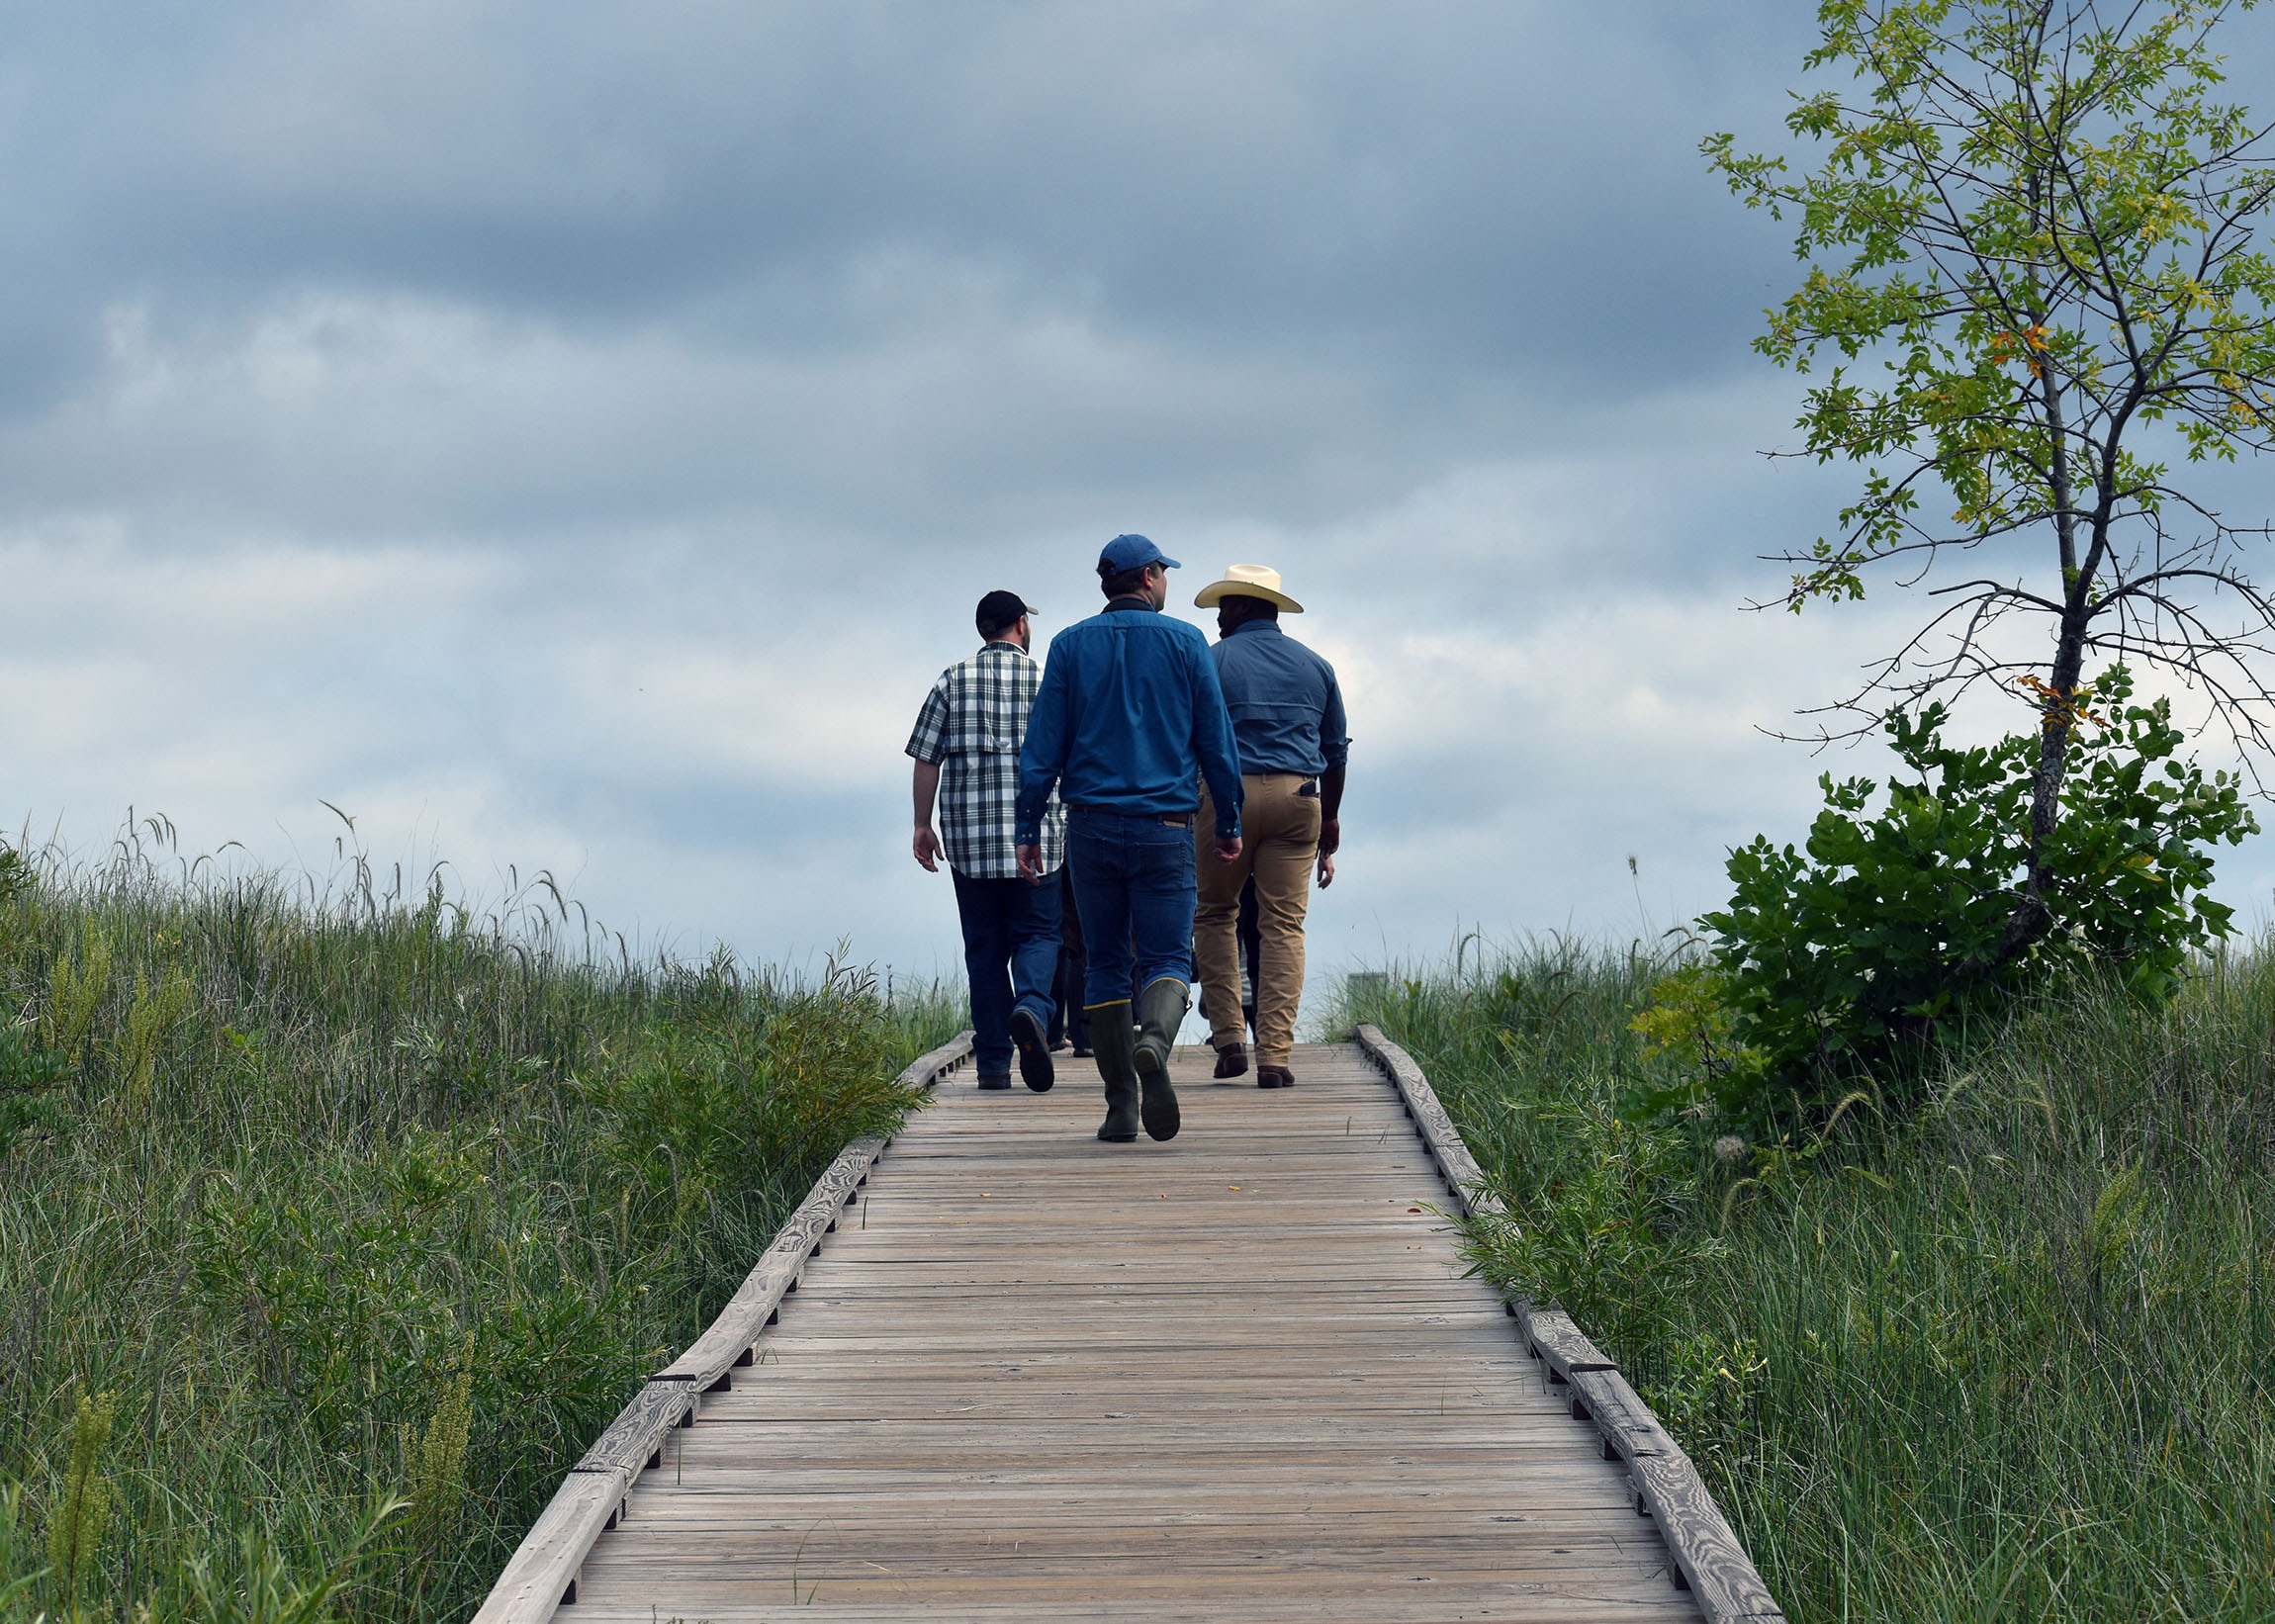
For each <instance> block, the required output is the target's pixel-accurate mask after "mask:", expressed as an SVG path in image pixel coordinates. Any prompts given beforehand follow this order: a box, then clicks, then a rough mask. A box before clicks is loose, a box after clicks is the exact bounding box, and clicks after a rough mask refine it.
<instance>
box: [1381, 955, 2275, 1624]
mask: <svg viewBox="0 0 2275 1624" xmlns="http://www.w3.org/2000/svg"><path fill="white" fill-rule="evenodd" d="M1684 951H1685V950H1684V949H1677V953H1676V957H1677V963H1676V964H1675V965H1671V964H1670V961H1669V958H1668V957H1667V956H1655V955H1653V954H1652V953H1649V952H1646V951H1645V950H1643V949H1642V947H1640V946H1639V947H1636V948H1635V949H1634V950H1632V951H1630V952H1627V953H1617V952H1604V951H1599V950H1594V949H1589V948H1582V947H1572V946H1570V945H1567V944H1560V943H1554V942H1549V943H1542V944H1534V945H1531V946H1526V947H1516V948H1513V949H1510V950H1507V951H1504V952H1501V953H1500V954H1498V955H1488V961H1487V962H1485V963H1483V964H1482V965H1481V964H1479V963H1478V962H1477V961H1476V959H1475V957H1474V955H1472V954H1469V953H1467V952H1465V953H1463V954H1461V955H1459V956H1457V959H1456V961H1455V962H1454V963H1453V964H1451V965H1440V966H1437V967H1434V968H1426V969H1421V970H1410V971H1405V972H1394V973H1393V974H1392V976H1390V977H1389V978H1388V979H1387V980H1386V982H1385V983H1384V984H1383V985H1382V986H1380V987H1378V988H1369V987H1366V986H1364V985H1360V986H1356V987H1354V989H1353V990H1352V992H1351V993H1350V994H1349V995H1348V997H1347V1001H1346V1006H1345V1007H1344V1008H1343V1009H1342V1010H1341V1011H1339V1012H1338V1016H1339V1018H1340V1019H1342V1020H1345V1021H1353V1020H1368V1021H1374V1022H1376V1023H1378V1024H1380V1025H1381V1026H1382V1027H1383V1029H1384V1030H1385V1031H1386V1032H1387V1033H1389V1034H1390V1035H1391V1036H1392V1037H1393V1038H1396V1039H1397V1040H1398V1041H1399V1042H1401V1043H1403V1044H1404V1045H1406V1046H1407V1047H1408V1048H1409V1049H1410V1051H1411V1052H1412V1053H1413V1054H1414V1056H1415V1058H1416V1059H1417V1060H1419V1061H1420V1062H1421V1064H1422V1065H1423V1067H1424V1068H1425V1069H1426V1070H1427V1071H1428V1072H1429V1074H1430V1077H1431V1080H1432V1082H1433V1083H1434V1084H1435V1085H1436V1086H1437V1088H1438V1091H1439V1093H1440V1094H1441V1096H1442V1097H1443V1098H1444V1099H1445V1102H1446V1105H1447V1108H1448V1110H1449V1111H1450V1112H1451V1113H1452V1114H1453V1116H1454V1117H1455V1119H1456V1120H1457V1121H1458V1122H1459V1124H1460V1126H1461V1128H1462V1131H1463V1133H1464V1134H1465V1136H1466V1137H1467V1138H1468V1140H1469V1143H1470V1145H1471V1147H1472V1149H1473V1150H1474V1151H1475V1152H1476V1154H1477V1156H1478V1159H1479V1161H1480V1162H1481V1164H1483V1166H1484V1167H1485V1168H1486V1169H1487V1171H1488V1176H1489V1178H1490V1180H1491V1181H1492V1182H1493V1183H1494V1185H1495V1186H1497V1187H1498V1189H1499V1192H1500V1194H1501V1196H1502V1198H1503V1199H1504V1200H1505V1201H1506V1202H1507V1203H1508V1205H1509V1208H1510V1211H1511V1214H1512V1218H1511V1219H1510V1220H1509V1221H1507V1222H1505V1223H1499V1224H1493V1225H1490V1226H1486V1227H1481V1228H1477V1229H1474V1230H1473V1231H1472V1233H1471V1236H1470V1239H1469V1248H1470V1256H1471V1259H1472V1261H1473V1262H1474V1263H1475V1264H1476V1266H1477V1267H1478V1268H1479V1269H1480V1270H1481V1271H1482V1272H1483V1273H1484V1274H1485V1275H1486V1276H1487V1277H1488V1278H1490V1279H1491V1280H1493V1281H1494V1282H1495V1283H1496V1284H1498V1285H1500V1286H1501V1287H1502V1288H1503V1289H1505V1290H1507V1291H1510V1292H1521V1293H1524V1294H1526V1295H1528V1296H1530V1297H1532V1298H1533V1299H1534V1300H1536V1301H1550V1302H1555V1303H1557V1304H1560V1305H1562V1306H1563V1307H1565V1308H1569V1309H1570V1310H1571V1311H1572V1312H1573V1313H1574V1315H1575V1316H1576V1317H1577V1318H1578V1319H1579V1320H1580V1322H1581V1323H1582V1324H1583V1325H1584V1326H1586V1327H1587V1328H1588V1330H1589V1331H1590V1333H1591V1334H1592V1336H1594V1337H1595V1338H1596V1339H1597V1340H1598V1341H1600V1342H1603V1343H1605V1344H1608V1346H1609V1347H1610V1349H1611V1350H1612V1352H1613V1354H1614V1356H1615V1357H1617V1358H1618V1359H1619V1360H1620V1361H1621V1363H1622V1366H1623V1367H1624V1368H1625V1369H1626V1370H1627V1371H1628V1373H1629V1375H1630V1377H1631V1378H1632V1379H1633V1380H1634V1381H1635V1382H1636V1385H1637V1386H1638V1387H1639V1389H1640V1390H1641V1391H1642V1392H1643V1394H1644V1396H1645V1397H1646V1398H1648V1399H1649V1400H1650V1402H1651V1403H1652V1404H1653V1406H1654V1407H1655V1408H1656V1409H1658V1410H1659V1412H1660V1413H1661V1415H1662V1416H1663V1417H1664V1418H1665V1419H1666V1420H1667V1421H1668V1423H1669V1424H1670V1426H1671V1427H1672V1429H1673V1430H1674V1431H1675V1432H1676V1434H1677V1436H1678V1437H1679V1438H1681V1439H1682V1440H1683V1443H1684V1445H1685V1447H1686V1448H1688V1449H1689V1450H1690V1451H1691V1452H1692V1453H1693V1454H1694V1455H1695V1456H1696V1458H1697V1459H1698V1462H1699V1465H1700V1467H1701V1470H1702V1471H1703V1472H1704V1473H1705V1474H1706V1476H1707V1479H1708V1481H1709V1483H1710V1484H1711V1486H1712V1488H1713V1489H1714V1492H1715V1494H1716V1496H1717V1498H1718V1499H1719V1501H1720V1503H1721V1504H1722V1506H1723V1508H1724V1510H1725V1511H1726V1512H1727V1513H1728V1515H1729V1516H1730V1519H1731V1521H1732V1523H1733V1524H1734V1525H1735V1526H1736V1528H1737V1529H1738V1532H1739V1534H1740V1536H1741V1537H1742V1538H1743V1539H1744V1541H1745V1542H1746V1545H1747V1547H1748V1549H1749V1550H1750V1551H1751V1552H1752V1553H1753V1554H1754V1557H1755V1559H1756V1561H1757V1562H1758V1563H1759V1565H1760V1566H1761V1568H1762V1570H1763V1573H1764V1576H1765V1578H1766V1579H1768V1580H1769V1582H1770V1584H1771V1587H1772V1588H1773V1590H1774V1591H1775V1592H1776V1593H1777V1595H1778V1596H1779V1598H1780V1600H1781V1601H1782V1602H1783V1603H1784V1605H1785V1606H1786V1608H1787V1610H1788V1612H1789V1613H1790V1615H1791V1616H1792V1617H1793V1618H1795V1619H1796V1620H1835V1619H1899V1618H1900V1619H1905V1620H1951V1621H1958V1620H1970V1621H1971V1620H1990V1619H2021V1618H2028V1619H2033V1620H2042V1619H2043V1620H2062V1621H2069V1620H2074V1621H2076V1624H2101V1621H2106V1620H2109V1619H2116V1618H2123V1619H2128V1620H2135V1619H2140V1620H2171V1621H2174V1624H2179V1621H2181V1620H2189V1621H2206V1620H2235V1621H2242V1620H2265V1619H2268V1618H2271V1617H2275V1516H2271V1514H2270V1506H2271V1505H2275V946H2271V945H2267V944H2262V945H2261V946H2260V947H2258V948H2257V949H2256V950H2254V951H2251V952H2248V953H2242V952H2234V953H2220V954H2215V955H2214V956H2210V957H2207V958H2200V959H2198V960H2197V961H2196V962H2195V963H2194V964H2193V965H2192V966H2191V969H2192V972H2193V973H2191V974H2189V975H2187V976H2185V977H2183V978H2180V979H2178V980H2177V981H2175V982H2174V983H2173V985H2172V987H2171V989H2170V993H2169V996H2168V997H2159V998H2152V999H2144V998H2143V997H2142V996H2141V995H2140V992H2139V989H2138V987H2136V986H2134V985H2132V984H2130V983H2129V982H2128V980H2127V978H2126V976H2125V975H2124V973H2123V971H2122V969H2121V968H2101V967H2096V966H2093V965H2081V966H2078V967H2076V968H2075V970H2074V971H2073V973H2070V974H2067V975H2064V976H2062V977H2059V978H2056V979H2054V980H2051V981H2049V982H2048V983H2047V984H2045V985H2043V986H2041V987H2039V988H2038V989H2037V990H2036V991H2034V992H2032V993H2030V994H2028V995H2026V996H2018V997H2016V998H2014V999H2013V1000H2011V1001H2009V1002H2008V1003H2007V1004H2006V1005H2005V1006H2004V1008H2003V1010H2002V1011H2001V1012H1999V1013H1998V1014H1997V1015H1996V1016H1995V1017H1985V1018H1984V1019H1983V1020H1982V1021H1981V1022H1980V1023H1979V1024H1978V1025H1977V1026H1976V1027H1975V1028H1973V1029H1971V1030H1970V1031H1968V1032H1965V1033H1955V1034H1952V1035H1950V1036H1949V1037H1948V1038H1947V1040H1945V1041H1944V1042H1942V1043H1940V1044H1938V1045H1937V1046H1936V1047H1935V1048H1934V1049H1932V1050H1931V1051H1930V1052H1929V1054H1928V1055H1927V1057H1926V1059H1925V1060H1924V1062H1923V1066H1922V1068H1921V1070H1920V1071H1919V1072H1918V1073H1917V1075H1916V1079H1915V1082H1914V1084H1913V1086H1912V1087H1911V1089H1910V1091H1909V1092H1908V1093H1907V1094H1906V1096H1905V1097H1904V1098H1903V1099H1892V1098H1889V1097H1887V1096H1885V1095H1883V1094H1882V1093H1880V1092H1877V1091H1875V1089H1874V1088H1873V1087H1872V1086H1871V1082H1870V1079H1869V1078H1860V1079H1858V1080H1857V1082H1856V1086H1855V1087H1854V1088H1853V1089H1852V1090H1851V1092H1850V1093H1849V1094H1848V1095H1847V1096H1845V1097H1844V1099H1843V1100H1842V1101H1840V1102H1837V1103H1836V1104H1835V1106H1834V1107H1833V1109H1831V1110H1830V1111H1828V1112H1826V1113H1823V1114H1820V1115H1818V1116H1816V1117H1815V1118H1813V1119H1812V1120H1811V1126H1809V1127H1808V1128H1806V1130H1803V1131H1787V1132H1784V1133H1781V1134H1780V1135H1779V1136H1777V1137H1776V1138H1774V1139H1763V1138H1758V1137H1753V1136H1750V1135H1749V1134H1748V1133H1747V1132H1746V1131H1743V1130H1741V1128H1740V1127H1739V1125H1735V1124H1733V1123H1732V1122H1731V1121H1729V1120H1727V1119H1725V1118H1723V1117H1722V1115H1721V1112H1720V1108H1719V1106H1718V1105H1717V1103H1716V1101H1715V1100H1714V1098H1713V1095H1712V1093H1711V1091H1710V1090H1708V1089H1706V1088H1705V1087H1703V1086H1702V1080H1701V1075H1700V1073H1701V1066H1702V1052H1703V1049H1702V1047H1701V1045H1700V1044H1698V1043H1691V1044H1689V1045H1684V1044H1681V1043H1676V1044H1670V1043H1667V1042H1663V1041H1660V1040H1659V1038H1663V1037H1665V1036H1667V1032H1666V1028H1667V1026H1668V1024H1669V1016H1668V1006H1667V1005H1666V1004H1665V1003H1663V1002H1661V1001H1660V1000H1661V999H1664V998H1666V997H1669V996H1674V997H1677V998H1680V997H1681V996H1682V989H1683V981H1682V980H1681V979H1680V963H1681V959H1682V956H1683V953H1684ZM1692 965H1693V967H1694V968H1695V967H1698V966H1697V965H1696V962H1695V960H1693V961H1692ZM1671 969H1676V970H1677V972H1678V974H1677V977H1676V978H1675V979H1672V980H1671V978H1670V970H1671ZM1717 1008H1718V1006H1716V1005H1715V1004H1713V1003H1712V1001H1711V1000H1706V1001H1703V1002H1700V1001H1696V1000H1694V1001H1693V1007H1692V1008H1691V1010H1690V1011H1689V1012H1688V1013H1687V1014H1683V1015H1681V1016H1680V1018H1679V1019H1676V1020H1675V1021H1674V1022H1673V1024H1675V1025H1678V1026H1681V1025H1685V1024H1687V1025H1688V1026H1689V1027H1690V1028H1691V1030H1693V1031H1695V1030H1696V1025H1697V1022H1698V1021H1699V1020H1701V1019H1702V1020H1704V1021H1705V1022H1706V1023H1707V1024H1708V1025H1709V1026H1710V1025H1711V1023H1712V1022H1713V1021H1714V1020H1715V1019H1717V1018H1718V1017H1717V1015H1716V1011H1717ZM1655 1017H1656V1018H1657V1026H1658V1028H1659V1030H1658V1031H1657V1033H1656V1034H1655V1032H1654V1027H1655V1019H1654V1018H1655ZM1724 1019H1725V1030H1726V1026H1727V1022H1726V1018H1724ZM1710 1045H1711V1034H1709V1042H1708V1044H1707V1045H1706V1046H1708V1047H1710ZM1670 1100H1674V1101H1682V1102H1687V1103H1685V1104H1682V1105H1681V1106H1680V1107H1672V1106H1670V1105H1669V1104H1668V1102H1669V1101H1670ZM1907 1102H1908V1104H1907Z"/></svg>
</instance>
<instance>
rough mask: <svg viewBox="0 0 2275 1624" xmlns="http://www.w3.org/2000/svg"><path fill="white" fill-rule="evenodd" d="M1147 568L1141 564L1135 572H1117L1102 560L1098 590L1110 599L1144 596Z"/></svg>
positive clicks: (1099, 568)
mask: <svg viewBox="0 0 2275 1624" xmlns="http://www.w3.org/2000/svg"><path fill="white" fill-rule="evenodd" d="M1147 568H1148V566H1146V565H1143V564H1140V565H1138V568H1137V569H1135V570H1116V569H1113V568H1112V567H1111V566H1109V565H1108V564H1106V563H1105V562H1104V561H1103V560H1101V561H1100V562H1099V565H1098V589H1099V590H1100V591H1102V592H1104V593H1105V594H1106V595H1107V596H1108V597H1110V598H1113V597H1139V596H1142V595H1143V594H1144V591H1145V571H1146V569H1147Z"/></svg>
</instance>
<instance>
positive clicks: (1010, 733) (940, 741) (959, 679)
mask: <svg viewBox="0 0 2275 1624" xmlns="http://www.w3.org/2000/svg"><path fill="white" fill-rule="evenodd" d="M1042 684H1043V668H1042V667H1041V666H1038V665H1037V664H1036V663H1035V662H1034V661H1033V660H1030V659H1029V658H1028V657H1027V654H1026V652H1025V651H1024V650H1022V649H1021V648H1020V647H1019V645H1018V644H1016V643H990V644H988V645H987V647H986V648H984V649H981V650H980V651H979V652H978V653H977V654H975V655H973V656H972V657H971V658H970V659H969V660H958V661H957V662H956V664H955V665H953V666H951V667H949V668H948V670H946V671H944V672H942V673H941V674H940V680H939V681H937V682H935V683H933V685H932V691H931V692H930V693H928V694H926V695H925V699H924V709H923V710H921V711H919V712H918V713H917V718H916V731H915V732H914V733H911V734H910V735H909V736H908V753H909V754H910V755H911V756H913V757H915V758H916V759H917V760H918V761H920V762H931V763H933V764H934V765H936V766H938V767H940V769H941V770H940V830H941V839H942V842H943V843H944V844H945V845H946V846H947V847H948V861H949V866H950V867H952V868H954V869H955V870H956V872H957V873H959V874H962V875H964V876H965V877H966V878H968V879H1017V878H1018V877H1019V852H1018V841H1017V838H1016V835H1015V833H1014V825H1015V823H1016V821H1017V820H1016V815H1015V811H1014V809H1015V808H1016V807H1017V805H1018V802H1019V747H1020V745H1021V744H1022V743H1023V742H1024V741H1025V740H1026V738H1027V713H1028V711H1029V710H1031V709H1032V708H1033V707H1034V704H1035V690H1036V689H1037V688H1038V687H1040V686H1042ZM1065 857H1066V809H1065V808H1064V807H1062V806H1060V805H1059V804H1058V797H1057V796H1056V795H1052V796H1051V797H1050V804H1049V806H1048V808H1047V810H1046V811H1045V813H1044V818H1043V871H1044V872H1045V873H1053V872H1055V871H1056V870H1057V868H1058V865H1059V863H1060V862H1062V861H1064V860H1065Z"/></svg>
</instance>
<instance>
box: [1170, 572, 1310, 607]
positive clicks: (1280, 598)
mask: <svg viewBox="0 0 2275 1624" xmlns="http://www.w3.org/2000/svg"><path fill="white" fill-rule="evenodd" d="M1228 597H1260V598H1262V599H1263V600H1264V601H1265V602H1266V603H1276V604H1278V605H1279V606H1280V608H1281V609H1283V610H1284V611H1286V612H1287V613H1289V614H1302V613H1303V612H1304V606H1303V605H1302V604H1301V603H1298V602H1297V601H1296V600H1295V599H1294V598H1292V597H1290V596H1289V595H1288V594H1287V593H1286V592H1283V591H1281V590H1280V572H1279V571H1277V570H1267V569H1266V568H1264V566H1263V565H1261V564H1230V565H1227V566H1226V568H1225V579H1224V580H1222V581H1212V582H1211V583H1209V585H1208V586H1204V587H1202V588H1201V590H1200V592H1199V593H1198V594H1197V595H1196V596H1195V597H1194V599H1193V607H1195V608H1196V609H1213V608H1215V607H1216V606H1217V603H1218V601H1219V600H1220V599H1222V598H1228Z"/></svg>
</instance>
